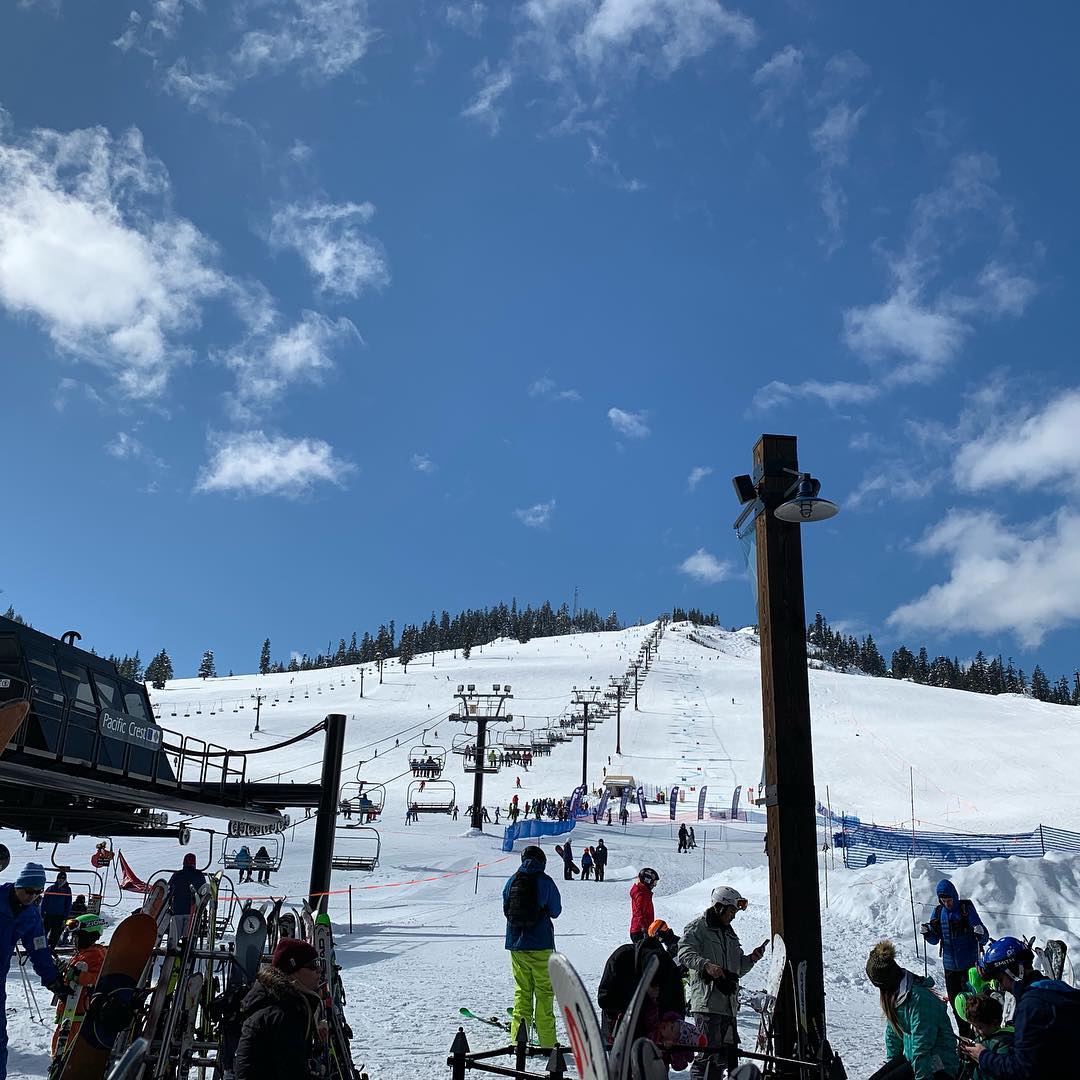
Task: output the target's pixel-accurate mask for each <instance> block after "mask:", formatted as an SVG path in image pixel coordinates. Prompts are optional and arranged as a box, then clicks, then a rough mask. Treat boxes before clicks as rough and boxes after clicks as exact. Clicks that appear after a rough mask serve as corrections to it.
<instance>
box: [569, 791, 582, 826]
mask: <svg viewBox="0 0 1080 1080" xmlns="http://www.w3.org/2000/svg"><path fill="white" fill-rule="evenodd" d="M584 797H585V785H584V784H578V786H577V787H576V788H574V793H573V795H571V796H570V813H569V814H568V815H567V816H568V817H569V818H570V820H571V821H572V820H573V819H574V818H575V817H576V816H577V812H578V810H580V809H581V800H582V799H583V798H584Z"/></svg>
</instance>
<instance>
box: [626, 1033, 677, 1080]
mask: <svg viewBox="0 0 1080 1080" xmlns="http://www.w3.org/2000/svg"><path fill="white" fill-rule="evenodd" d="M630 1075H631V1077H632V1080H667V1077H668V1067H667V1063H666V1062H665V1061H664V1056H663V1054H661V1053H660V1048H659V1047H658V1046H657V1045H656V1043H654V1042H652V1041H650V1040H649V1039H638V1040H637V1041H636V1042H635V1043H634V1045H633V1046H632V1047H631V1048H630Z"/></svg>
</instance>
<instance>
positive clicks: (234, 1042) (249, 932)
mask: <svg viewBox="0 0 1080 1080" xmlns="http://www.w3.org/2000/svg"><path fill="white" fill-rule="evenodd" d="M266 934H267V930H266V918H265V917H264V915H263V913H262V911H260V910H258V909H257V908H253V907H249V908H247V909H245V911H244V912H243V914H242V915H241V916H240V922H239V923H238V924H237V927H236V951H235V952H234V954H233V957H232V965H231V967H230V970H229V983H228V986H227V987H226V989H225V993H224V994H223V995H222V996H221V997H220V998H216V999H215V1000H214V1004H213V1006H212V1008H218V1009H219V1010H220V1011H219V1012H218V1016H219V1017H220V1032H221V1049H220V1050H219V1051H218V1062H219V1064H220V1066H221V1068H222V1069H225V1070H226V1071H229V1070H231V1069H232V1066H233V1061H234V1059H235V1058H236V1048H237V1047H238V1046H239V1044H240V1025H239V1024H238V1022H237V1021H238V1020H239V1015H240V1004H241V1002H242V1001H243V999H244V996H245V995H246V994H247V992H248V990H249V989H250V987H251V985H252V983H254V982H255V976H256V975H257V974H258V973H259V965H260V964H261V963H262V958H263V952H264V950H265V949H266Z"/></svg>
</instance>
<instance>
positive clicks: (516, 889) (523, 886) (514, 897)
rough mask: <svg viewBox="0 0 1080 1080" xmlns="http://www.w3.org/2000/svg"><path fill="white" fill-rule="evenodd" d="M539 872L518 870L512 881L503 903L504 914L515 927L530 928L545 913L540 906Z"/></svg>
mask: <svg viewBox="0 0 1080 1080" xmlns="http://www.w3.org/2000/svg"><path fill="white" fill-rule="evenodd" d="M537 878H538V875H537V874H525V873H522V871H520V870H519V871H518V872H517V873H516V874H515V875H514V876H513V878H512V879H511V881H510V891H509V892H508V893H507V895H506V900H505V901H504V903H503V914H504V915H505V916H506V921H507V922H508V923H509V924H510V925H511V926H513V927H515V928H518V927H520V928H521V929H523V930H530V929H532V927H534V926H535V925H536V924H537V923H538V922H539V921H540V916H541V915H543V913H544V912H543V909H542V908H541V907H540V898H539V881H538V880H537Z"/></svg>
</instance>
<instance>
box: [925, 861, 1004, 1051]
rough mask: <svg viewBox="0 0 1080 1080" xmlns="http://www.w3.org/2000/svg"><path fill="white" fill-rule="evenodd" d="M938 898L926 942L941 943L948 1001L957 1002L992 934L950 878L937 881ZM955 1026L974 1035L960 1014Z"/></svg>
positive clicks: (926, 933)
mask: <svg viewBox="0 0 1080 1080" xmlns="http://www.w3.org/2000/svg"><path fill="white" fill-rule="evenodd" d="M937 899H938V902H937V906H936V907H935V908H934V913H933V915H931V916H930V921H929V922H927V923H923V925H922V935H923V938H924V939H925V940H926V944H927V945H937V944H939V943H940V945H941V965H942V967H944V969H945V990H946V993H947V995H948V998H949V1000H950V1001H955V999H956V995H957V994H959V993H961V992H962V991H963V989H964V985H965V983H966V982H967V971H968V968H970V967H971V966H972V965H974V964H975V963H976V962H977V961H978V959H979V950H980V948H982V947H983V946H985V945H986V943H987V942H988V941H989V940H990V935H989V933H988V932H987V929H986V927H985V926H983V922H982V919H980V918H979V913H978V912H977V911H976V910H975V905H974V904H973V903H972V902H971V901H970V900H961V899H960V897H959V895H958V894H957V892H956V886H955V885H953V883H952V882H951V881H950V880H949V879H948V878H942V879H941V881H939V882H938V885H937ZM954 1010H955V1006H954ZM956 1026H957V1029H958V1030H959V1032H960V1035H961V1036H962V1037H963V1038H965V1039H969V1038H971V1026H970V1025H969V1024H968V1023H967V1022H966V1021H964V1020H962V1019H961V1018H960V1016H959V1014H957V1016H956Z"/></svg>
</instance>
